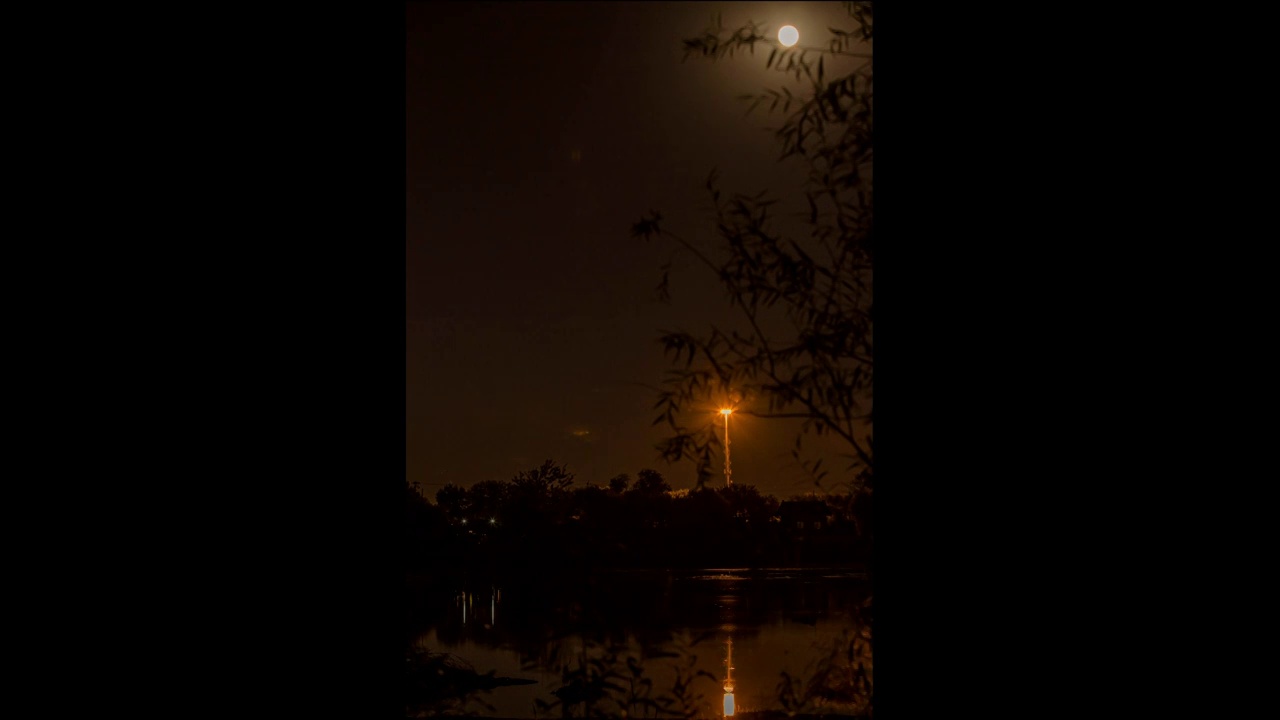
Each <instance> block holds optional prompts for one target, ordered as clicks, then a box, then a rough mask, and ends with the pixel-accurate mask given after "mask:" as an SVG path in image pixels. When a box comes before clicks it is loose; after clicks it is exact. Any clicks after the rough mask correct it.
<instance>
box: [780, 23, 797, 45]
mask: <svg viewBox="0 0 1280 720" xmlns="http://www.w3.org/2000/svg"><path fill="white" fill-rule="evenodd" d="M778 42H780V43H782V44H783V45H786V46H787V47H791V46H792V45H795V44H796V43H798V42H800V31H799V30H797V29H796V28H795V26H794V25H783V26H782V29H781V30H779V31H778Z"/></svg>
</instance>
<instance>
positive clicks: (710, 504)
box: [407, 460, 872, 573]
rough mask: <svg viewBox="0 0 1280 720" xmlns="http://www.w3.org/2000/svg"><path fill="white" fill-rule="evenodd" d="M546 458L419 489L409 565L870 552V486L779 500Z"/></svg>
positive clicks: (583, 564) (860, 559) (594, 564)
mask: <svg viewBox="0 0 1280 720" xmlns="http://www.w3.org/2000/svg"><path fill="white" fill-rule="evenodd" d="M574 481H575V478H574V475H573V474H572V473H571V472H569V471H568V470H567V469H566V468H565V467H564V466H562V465H558V464H556V463H555V462H553V461H551V460H548V461H546V462H545V463H543V464H542V465H541V466H539V467H536V468H533V469H530V470H527V471H523V472H520V473H518V474H517V475H516V476H515V477H514V478H512V479H511V480H508V481H493V480H489V481H483V482H478V483H476V484H475V485H473V486H471V487H470V488H463V487H459V486H457V485H446V486H445V487H443V488H441V489H440V490H439V491H438V492H436V494H435V500H434V502H432V500H431V499H429V498H428V497H426V496H425V495H423V494H422V493H421V492H420V491H419V490H418V488H416V487H413V486H409V487H408V488H407V493H408V503H407V507H408V512H409V517H408V562H409V565H410V569H411V570H423V571H426V570H431V571H435V572H439V571H441V570H445V569H454V570H467V571H473V572H474V571H484V570H493V571H512V570H530V571H536V572H539V573H545V572H549V571H555V570H558V569H562V570H583V569H592V568H695V567H782V566H788V567H804V566H811V567H812V566H852V565H857V564H860V563H864V562H866V561H867V559H868V558H869V556H870V551H871V542H872V533H871V523H870V511H871V497H872V496H871V495H868V494H854V495H822V496H817V495H810V496H798V497H794V498H790V499H788V500H786V501H779V500H778V499H777V498H776V497H774V496H772V495H763V494H761V493H760V492H759V491H758V490H757V489H756V488H755V487H753V486H751V485H743V484H736V485H733V486H731V487H720V488H714V489H713V488H709V487H705V486H704V487H702V488H699V489H694V490H678V491H676V490H672V488H671V486H670V484H668V483H667V481H666V479H665V478H663V476H662V474H661V473H659V472H657V471H655V470H651V469H644V470H641V471H640V472H639V473H637V475H636V477H635V479H634V481H633V480H632V478H631V477H630V476H629V475H625V474H624V475H618V476H617V477H614V478H612V479H611V480H609V482H608V483H607V484H603V485H594V484H589V485H585V486H575V484H574Z"/></svg>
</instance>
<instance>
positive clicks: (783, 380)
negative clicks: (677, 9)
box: [632, 2, 874, 494]
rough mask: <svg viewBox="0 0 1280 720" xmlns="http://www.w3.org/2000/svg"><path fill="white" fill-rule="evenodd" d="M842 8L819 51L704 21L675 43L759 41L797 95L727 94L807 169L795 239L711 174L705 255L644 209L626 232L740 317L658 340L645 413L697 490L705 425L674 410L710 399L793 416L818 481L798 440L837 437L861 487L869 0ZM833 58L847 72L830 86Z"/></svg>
mask: <svg viewBox="0 0 1280 720" xmlns="http://www.w3.org/2000/svg"><path fill="white" fill-rule="evenodd" d="M846 8H847V9H848V12H849V17H850V19H851V20H852V21H853V26H854V27H853V29H849V30H842V29H838V28H830V32H831V40H830V42H829V43H828V45H827V46H826V47H824V48H814V47H802V46H796V47H792V48H784V47H782V46H781V45H779V44H778V43H777V42H776V41H774V40H771V39H770V38H769V37H767V36H766V35H764V34H762V29H763V28H762V26H761V25H759V24H756V23H749V24H748V25H747V26H745V27H742V28H739V29H737V30H735V31H734V32H732V33H726V31H725V30H724V29H723V27H721V26H720V25H719V21H718V20H717V23H716V26H715V27H713V28H711V29H708V30H707V31H705V32H704V33H703V34H702V35H701V36H699V37H696V38H690V39H687V40H685V41H684V43H685V57H686V59H687V58H689V57H703V58H707V59H710V60H713V61H715V60H720V59H723V58H725V57H733V56H734V55H735V53H737V52H738V51H742V50H747V51H750V52H751V53H752V54H754V50H755V47H756V46H757V45H765V46H771V47H772V49H771V51H770V53H769V56H768V59H767V61H766V63H765V64H766V67H768V68H771V69H773V70H777V71H779V72H782V73H784V74H786V75H789V76H790V77H791V78H793V79H794V80H795V81H797V82H800V83H803V84H805V86H806V90H805V92H803V93H800V94H796V93H793V92H792V90H791V88H790V87H789V86H786V85H784V86H782V87H781V89H780V90H773V89H768V90H765V91H764V92H763V93H761V94H759V95H747V96H743V97H742V98H741V99H743V100H747V101H750V102H751V106H750V108H749V110H748V112H750V111H751V110H754V109H755V108H756V107H758V106H760V105H761V104H763V103H764V102H766V101H768V106H769V111H770V112H774V111H777V110H781V112H782V113H783V114H784V116H785V117H784V121H783V124H782V126H781V127H780V128H779V129H777V131H776V133H775V139H776V140H777V142H778V143H779V144H780V146H781V149H782V152H781V158H780V159H781V160H797V161H800V162H802V163H804V164H805V166H806V167H807V171H808V172H807V180H806V182H805V184H804V187H802V188H800V191H801V195H802V196H803V199H804V201H805V204H806V205H807V212H805V213H804V218H803V222H804V223H805V224H806V225H807V227H808V231H807V233H804V234H795V233H790V234H784V233H783V232H781V231H779V230H777V229H776V228H775V223H774V222H773V220H774V217H773V214H772V213H774V210H773V206H774V205H775V204H776V203H777V202H778V200H777V199H776V198H772V197H770V196H769V194H768V191H763V192H760V193H758V194H755V195H745V194H741V193H737V194H733V195H731V196H728V197H725V196H723V195H722V193H721V190H720V188H719V180H718V178H717V176H716V173H715V172H714V171H713V172H712V174H711V176H710V177H709V178H708V180H707V191H708V192H709V193H710V195H711V199H712V201H713V203H714V205H715V228H716V231H715V235H716V238H717V246H718V247H717V248H716V249H715V250H714V251H708V250H704V249H702V248H700V247H699V246H698V245H697V244H695V243H694V242H692V241H690V240H689V239H686V238H685V237H683V236H682V235H679V234H677V233H676V232H673V231H672V230H671V229H670V228H668V227H667V226H666V225H664V224H663V219H662V215H661V213H659V212H657V211H652V212H650V213H649V214H648V215H646V216H645V217H643V218H641V219H640V220H639V221H638V222H636V223H635V224H634V225H633V227H632V234H633V236H635V237H640V238H645V239H649V238H655V237H661V238H665V239H667V240H670V241H673V242H675V243H676V244H677V245H678V246H679V247H680V248H683V249H684V250H685V251H687V252H689V253H691V254H692V255H693V256H694V257H695V258H696V259H697V260H698V261H699V262H700V263H701V265H702V266H704V267H705V268H706V269H707V270H709V271H710V272H711V273H712V274H713V275H714V276H715V277H716V278H717V279H718V280H719V282H720V283H721V285H723V287H724V288H725V290H726V291H727V296H728V299H729V302H730V305H731V307H732V308H733V309H734V310H735V312H736V316H737V318H738V320H739V321H740V323H739V324H740V325H741V328H739V327H713V328H712V329H711V330H710V331H709V332H708V333H706V334H702V335H695V334H692V333H689V332H685V331H681V330H676V331H669V332H665V333H664V334H663V335H662V338H661V341H662V344H663V346H664V348H665V350H666V352H667V355H668V357H669V359H670V360H671V361H672V363H673V365H674V368H673V370H672V372H671V373H669V375H668V378H667V379H666V380H665V381H664V384H663V388H662V389H661V390H660V391H659V396H658V400H657V403H656V405H655V408H656V409H658V410H659V415H658V417H657V419H655V421H654V422H655V424H659V423H666V424H667V426H668V427H669V429H670V431H671V434H670V435H669V436H668V438H667V439H666V440H664V441H663V443H661V444H660V446H659V449H660V450H661V452H662V454H663V456H664V457H665V458H666V459H668V460H670V461H677V460H681V459H686V460H692V461H693V462H695V463H696V465H697V468H698V477H699V484H702V483H704V482H706V480H708V479H709V478H710V477H711V476H712V469H711V457H712V450H713V449H714V448H716V447H718V446H719V445H720V439H719V436H718V435H717V434H716V432H715V429H716V426H715V423H714V420H706V421H705V422H702V423H701V424H698V425H695V426H692V427H690V426H686V425H685V421H684V419H683V418H682V411H684V410H685V409H686V408H690V407H691V406H699V405H701V403H702V402H703V401H706V400H715V401H717V402H718V403H719V402H726V401H727V402H732V403H735V404H738V405H739V406H740V409H739V412H743V413H745V414H748V415H754V416H756V417H763V418H799V419H801V420H802V421H803V424H802V426H801V429H800V432H799V434H798V435H797V440H796V446H795V450H794V452H793V455H794V457H795V458H796V459H797V461H799V462H800V463H801V464H802V465H803V466H804V467H805V468H806V470H808V471H809V472H810V473H811V475H812V476H813V478H814V481H815V483H817V484H818V485H819V486H821V484H822V483H823V482H824V481H827V480H828V477H829V475H828V473H829V470H827V469H823V468H822V467H821V465H820V463H821V460H820V459H819V460H815V461H809V460H806V459H805V457H804V455H803V453H802V450H801V445H800V436H802V435H804V434H806V433H809V432H813V433H817V434H820V435H832V436H834V437H837V438H839V439H840V440H841V441H842V444H843V447H844V448H845V449H846V450H847V453H845V457H846V458H847V459H848V460H849V465H848V466H847V468H846V469H845V472H844V473H842V474H841V476H840V481H839V482H838V486H840V487H843V488H845V489H847V490H848V491H849V492H850V493H851V494H858V493H863V492H869V491H870V489H871V485H872V482H871V478H872V468H873V451H872V446H873V443H872V433H871V427H872V405H871V399H872V398H871V388H872V371H873V352H872V317H873V308H872V292H871V290H872V277H871V269H872V264H873V259H874V243H873V238H874V233H873V226H872V194H871V190H872V187H871V163H872V66H871V56H870V48H871V41H872V14H871V3H869V2H867V3H861V2H859V3H846ZM833 61H841V62H846V63H852V64H853V68H852V69H851V70H848V71H847V72H845V73H843V74H841V75H839V76H837V77H830V76H829V75H828V69H829V68H831V67H832V65H833ZM669 269H670V264H668V265H667V266H665V267H664V268H663V270H662V278H661V282H660V283H659V286H658V288H659V294H660V296H662V297H663V298H668V299H669V298H670V277H669ZM779 327H782V328H785V329H783V330H778V329H776V328H779ZM702 417H704V418H705V417H706V416H705V414H704V415H703V416H702Z"/></svg>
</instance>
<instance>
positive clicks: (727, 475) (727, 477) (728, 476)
mask: <svg viewBox="0 0 1280 720" xmlns="http://www.w3.org/2000/svg"><path fill="white" fill-rule="evenodd" d="M720 414H721V415H723V416H724V486H725V487H729V486H730V485H733V475H732V472H731V470H730V469H729V416H730V415H732V414H733V409H732V408H724V409H723V410H721V411H720Z"/></svg>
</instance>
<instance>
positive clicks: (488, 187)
mask: <svg viewBox="0 0 1280 720" xmlns="http://www.w3.org/2000/svg"><path fill="white" fill-rule="evenodd" d="M716 12H720V13H721V14H722V17H723V22H724V25H725V26H726V27H728V28H733V27H737V26H739V25H741V24H742V23H743V22H745V21H747V20H755V21H757V22H761V23H765V24H767V25H769V26H770V27H772V28H776V27H778V26H780V25H782V24H794V25H796V26H797V27H798V28H799V29H800V32H801V37H802V43H803V42H805V41H806V40H811V41H814V42H825V40H826V39H827V37H828V33H827V31H826V29H825V28H826V27H827V26H829V25H836V24H838V26H843V24H841V18H842V17H843V12H844V11H843V8H842V7H841V6H840V4H838V3H650V2H646V3H512V4H503V3H492V4H489V3H449V4H430V3H429V4H410V5H409V10H408V18H407V20H408V33H407V35H408V40H407V52H406V55H407V88H406V104H407V115H406V126H407V157H406V168H405V172H406V213H407V214H406V227H407V237H406V241H405V253H406V284H407V324H406V328H405V331H406V340H407V354H406V376H407V397H406V413H407V437H406V442H407V448H408V450H407V479H408V480H409V481H410V482H413V481H417V482H420V483H422V484H423V485H425V486H426V489H427V490H428V491H429V492H432V493H433V492H434V490H435V489H437V488H438V487H439V486H440V485H441V484H443V483H445V482H454V483H458V484H462V485H470V484H471V483H473V482H475V481H478V480H492V479H508V478H510V477H511V476H512V475H514V474H515V472H517V471H519V470H522V469H527V468H529V467H531V466H533V465H536V464H539V463H541V462H542V461H543V460H545V459H548V458H550V459H554V460H556V461H559V462H564V463H567V464H568V465H569V468H570V470H572V471H574V472H576V473H577V474H578V482H579V483H584V482H588V481H591V482H605V481H607V480H608V478H609V477H611V476H613V475H615V474H617V473H621V472H628V473H631V474H633V475H634V474H635V473H636V472H637V471H638V470H640V469H641V468H644V467H653V468H655V469H658V470H660V471H661V472H663V473H664V474H665V475H666V476H667V477H668V479H669V480H670V482H671V483H672V485H673V486H675V487H689V486H691V485H692V483H693V479H694V472H693V468H692V466H691V465H689V464H687V463H686V464H682V465H678V466H668V465H666V464H665V463H663V461H662V460H661V459H660V458H659V457H658V456H657V452H656V450H655V449H654V444H655V442H657V440H658V439H659V438H660V437H661V435H662V428H661V427H652V426H651V423H652V420H653V417H654V415H655V412H654V411H653V410H652V405H653V402H654V398H655V395H654V392H653V391H652V390H650V389H646V388H645V387H643V386H644V385H649V386H654V385H657V384H658V382H659V381H660V380H661V377H662V372H663V370H664V369H665V368H666V365H665V363H664V360H663V358H662V353H661V348H660V346H659V345H658V344H657V342H656V340H657V337H658V334H659V331H660V330H664V329H675V328H685V329H689V330H694V331H699V330H704V329H705V328H706V327H707V326H708V325H709V323H711V322H721V321H723V318H724V307H725V306H724V304H723V302H722V295H721V291H720V289H719V288H718V287H717V286H716V285H715V281H714V279H713V278H711V277H709V276H707V275H704V274H702V273H700V272H698V271H697V270H696V268H694V267H693V266H692V265H691V264H690V263H689V262H688V257H687V256H682V257H683V258H684V261H683V262H681V261H677V265H676V268H677V271H676V273H675V275H674V276H673V296H674V297H673V300H672V302H671V304H669V305H664V304H662V303H660V302H658V301H657V299H656V293H655V291H654V289H655V286H656V284H657V282H658V279H659V269H660V267H661V266H662V264H663V263H665V262H667V261H668V260H669V259H670V258H671V257H672V254H673V252H674V249H675V248H674V247H672V246H670V245H665V244H662V243H659V242H655V243H653V244H649V245H646V244H644V243H643V242H642V241H637V240H633V239H631V237H630V235H629V231H630V226H631V224H632V223H633V222H635V221H636V220H638V219H639V218H640V216H641V215H643V214H644V213H645V212H647V211H648V210H650V209H651V208H652V209H657V210H660V211H661V212H662V213H663V214H664V216H665V217H666V218H668V222H669V223H670V225H671V227H672V228H673V229H679V230H680V231H682V232H683V233H684V234H686V235H687V236H690V237H701V238H702V239H703V240H704V241H708V242H709V241H710V240H711V239H712V238H711V231H712V230H713V228H714V225H713V222H712V218H711V216H710V215H709V213H708V209H709V200H708V198H707V196H706V191H705V189H704V183H705V181H706V178H707V175H708V173H709V172H710V171H711V170H712V168H718V170H719V172H720V175H721V177H722V178H723V185H724V187H725V189H726V190H727V191H742V192H750V193H755V192H758V191H760V190H763V189H766V188H768V189H774V190H776V191H778V192H782V191H785V190H787V189H788V188H793V187H797V186H798V181H799V178H801V177H802V175H801V169H800V168H797V167H795V166H791V165H781V164H779V163H778V162H777V160H776V158H777V155H778V149H777V146H776V145H775V143H774V141H773V139H772V137H771V135H770V133H768V131H767V130H766V127H768V126H770V125H771V124H772V123H776V122H778V116H774V117H773V118H772V119H770V118H768V117H767V116H766V115H765V114H763V113H760V114H755V115H752V116H751V117H745V116H744V111H745V109H746V105H745V104H744V103H742V102H740V101H738V100H736V99H735V98H736V97H737V96H739V95H742V94H744V93H749V92H759V91H760V90H762V89H764V88H766V87H777V86H779V85H781V84H785V83H786V82H787V79H786V77H785V76H783V75H780V74H777V73H771V72H769V71H768V70H766V69H765V67H764V65H765V58H766V56H767V52H765V53H761V54H759V55H757V56H755V57H751V56H740V57H737V58H734V59H726V60H722V61H720V62H718V63H711V62H708V61H705V60H700V59H697V58H692V59H690V60H689V61H688V62H685V63H683V64H682V63H681V58H682V50H681V42H680V41H681V39H682V38H685V37H691V36H696V35H698V34H699V33H701V32H702V31H703V30H704V29H705V28H706V27H707V25H708V23H709V22H710V20H711V18H712V16H713V15H714V14H715V13H716ZM773 422H774V423H776V422H777V421H773ZM792 437H793V436H792V435H791V434H790V432H789V431H787V429H784V428H782V427H780V426H778V425H776V424H769V423H766V421H762V420H755V421H752V420H750V419H743V420H742V421H741V422H740V423H738V424H736V425H735V426H734V428H733V448H734V479H735V481H736V482H745V483H751V484H756V485H758V486H759V487H760V488H761V489H762V490H764V491H767V492H773V493H775V494H791V493H794V492H799V491H803V490H805V489H807V488H806V487H805V486H804V485H803V479H802V478H803V475H802V473H801V471H800V469H799V468H798V467H795V466H794V463H793V461H791V460H790V458H789V456H788V455H787V451H788V450H789V449H790V446H791V440H792Z"/></svg>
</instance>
